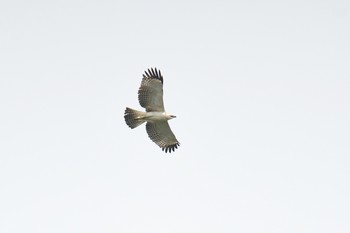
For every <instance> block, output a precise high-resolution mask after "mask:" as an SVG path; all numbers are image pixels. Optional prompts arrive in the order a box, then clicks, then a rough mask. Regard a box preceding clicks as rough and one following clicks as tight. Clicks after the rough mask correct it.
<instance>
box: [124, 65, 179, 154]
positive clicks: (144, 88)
mask: <svg viewBox="0 0 350 233" xmlns="http://www.w3.org/2000/svg"><path fill="white" fill-rule="evenodd" d="M138 98H139V103H140V105H141V106H142V107H144V108H145V109H146V112H142V111H137V110H134V109H131V108H128V107H127V108H126V109H125V113H124V118H125V122H126V124H127V125H128V126H129V127H130V128H132V129H133V128H136V127H137V126H139V125H141V124H143V123H145V122H147V123H146V131H147V134H148V136H149V138H150V139H151V140H152V141H153V142H154V143H156V144H157V145H158V146H159V147H160V148H162V150H163V151H165V152H166V153H167V152H169V153H171V152H172V151H175V149H177V147H178V146H180V143H179V141H178V140H177V139H176V137H175V135H174V133H173V132H172V131H171V129H170V126H169V123H168V120H170V119H173V118H175V117H176V116H174V115H171V114H168V113H166V112H165V109H164V103H163V76H162V74H161V73H160V70H157V68H154V69H153V68H151V69H148V71H145V74H143V78H142V82H141V86H140V88H139V91H138Z"/></svg>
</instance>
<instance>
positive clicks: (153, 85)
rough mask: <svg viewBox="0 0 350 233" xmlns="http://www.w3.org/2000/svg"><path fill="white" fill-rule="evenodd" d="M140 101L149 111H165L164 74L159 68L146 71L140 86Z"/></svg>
mask: <svg viewBox="0 0 350 233" xmlns="http://www.w3.org/2000/svg"><path fill="white" fill-rule="evenodd" d="M138 94H139V102H140V105H141V106H142V107H144V108H145V109H146V111H147V112H164V111H165V110H164V103H163V76H162V74H161V73H160V71H159V70H157V69H156V68H155V69H153V68H152V69H148V72H147V71H145V74H144V75H143V79H142V82H141V86H140V88H139V92H138Z"/></svg>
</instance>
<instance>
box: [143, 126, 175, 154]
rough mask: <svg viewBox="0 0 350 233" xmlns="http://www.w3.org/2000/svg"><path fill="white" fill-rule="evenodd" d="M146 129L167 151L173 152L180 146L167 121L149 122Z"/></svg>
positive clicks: (154, 140) (150, 136) (152, 138)
mask: <svg viewBox="0 0 350 233" xmlns="http://www.w3.org/2000/svg"><path fill="white" fill-rule="evenodd" d="M146 130H147V133H148V136H149V138H150V139H151V140H152V141H153V142H154V143H156V144H157V145H158V146H159V147H160V148H162V150H163V151H165V152H169V153H171V151H175V149H176V148H177V147H178V146H180V143H179V141H178V140H177V139H176V137H175V135H174V133H173V132H172V131H171V129H170V126H169V124H168V122H167V121H157V122H147V124H146Z"/></svg>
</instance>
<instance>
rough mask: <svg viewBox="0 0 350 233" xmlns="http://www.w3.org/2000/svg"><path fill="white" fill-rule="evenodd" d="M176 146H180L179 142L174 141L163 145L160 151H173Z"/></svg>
mask: <svg viewBox="0 0 350 233" xmlns="http://www.w3.org/2000/svg"><path fill="white" fill-rule="evenodd" d="M178 146H180V143H175V144H173V145H169V146H166V147H163V148H162V151H164V152H165V153H168V152H169V153H171V152H172V151H175V149H177V147H178Z"/></svg>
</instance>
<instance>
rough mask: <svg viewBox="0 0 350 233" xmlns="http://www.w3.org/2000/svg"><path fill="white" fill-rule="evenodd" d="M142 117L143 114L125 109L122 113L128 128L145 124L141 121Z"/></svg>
mask: <svg viewBox="0 0 350 233" xmlns="http://www.w3.org/2000/svg"><path fill="white" fill-rule="evenodd" d="M144 115H145V113H144V112H141V111H137V110H134V109H131V108H126V109H125V113H124V118H125V122H126V124H127V125H128V126H129V127H130V128H132V129H133V128H136V127H137V126H139V125H141V124H142V123H144V122H146V121H145V120H143V119H142V118H143V116H144Z"/></svg>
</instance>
